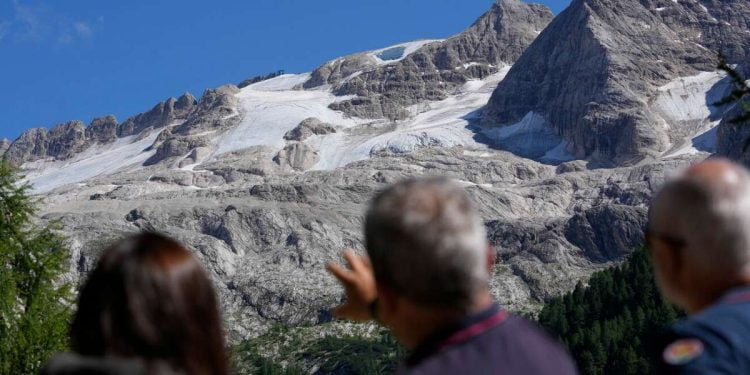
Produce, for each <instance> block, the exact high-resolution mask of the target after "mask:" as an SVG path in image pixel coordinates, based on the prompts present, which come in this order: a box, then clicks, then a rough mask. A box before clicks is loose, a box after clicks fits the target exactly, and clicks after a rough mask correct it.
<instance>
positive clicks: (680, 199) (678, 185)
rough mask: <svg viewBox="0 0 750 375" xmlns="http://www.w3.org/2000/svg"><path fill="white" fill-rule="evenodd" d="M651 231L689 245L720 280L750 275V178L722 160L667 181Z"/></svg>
mask: <svg viewBox="0 0 750 375" xmlns="http://www.w3.org/2000/svg"><path fill="white" fill-rule="evenodd" d="M649 219H650V226H651V228H650V230H652V231H655V232H658V233H662V234H666V235H668V236H671V237H673V238H675V239H677V240H678V241H681V242H684V243H685V246H684V250H683V251H684V252H685V255H686V256H687V257H689V258H690V259H692V260H694V262H695V263H696V264H700V265H702V266H703V267H704V268H707V269H709V270H712V271H711V272H714V273H715V274H716V275H720V276H731V275H733V274H737V273H742V272H750V174H748V172H747V171H746V170H745V169H744V168H743V167H741V166H738V165H736V164H733V163H731V162H729V161H725V160H721V159H717V160H710V161H707V162H703V163H700V164H697V165H695V166H693V167H691V168H690V169H688V170H687V171H686V172H685V173H684V174H682V175H681V176H680V177H678V178H677V179H675V180H672V181H670V182H668V183H667V184H666V185H665V186H664V187H663V188H662V190H661V191H660V192H659V193H658V194H657V196H656V198H655V199H654V204H653V205H652V207H651V212H650V218H649Z"/></svg>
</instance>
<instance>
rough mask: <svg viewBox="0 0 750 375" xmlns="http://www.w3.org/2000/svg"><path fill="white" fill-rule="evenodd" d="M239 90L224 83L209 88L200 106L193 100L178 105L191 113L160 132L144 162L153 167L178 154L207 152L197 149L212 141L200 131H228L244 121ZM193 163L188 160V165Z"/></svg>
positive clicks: (187, 156) (176, 106) (183, 155)
mask: <svg viewBox="0 0 750 375" xmlns="http://www.w3.org/2000/svg"><path fill="white" fill-rule="evenodd" d="M237 93H239V89H238V88H237V86H234V85H225V86H222V87H219V88H218V89H215V90H206V92H205V93H204V94H203V97H202V98H201V100H200V102H198V104H197V105H193V104H191V103H192V102H191V101H190V100H184V101H182V102H183V104H181V105H175V109H177V108H178V107H179V108H183V109H186V108H190V111H191V112H190V114H189V116H188V117H187V119H186V120H185V121H184V122H183V123H182V124H180V125H177V126H176V127H174V128H167V129H165V130H163V131H162V132H161V133H160V134H159V136H158V137H157V139H156V141H155V142H154V145H153V146H151V147H153V148H155V149H156V153H155V154H154V155H153V156H151V157H150V158H149V159H148V160H146V162H145V163H144V165H146V166H150V165H154V164H158V163H161V162H164V161H167V160H172V159H174V158H177V157H180V158H183V159H185V158H186V159H191V157H198V156H201V155H204V153H203V152H202V151H200V152H198V151H195V149H196V148H205V147H208V146H209V145H210V144H211V141H210V140H209V139H208V138H207V137H205V136H202V135H198V134H199V133H206V132H216V131H225V130H227V129H230V128H231V127H233V126H236V125H237V124H238V123H239V121H240V120H241V116H240V112H239V108H238V103H239V101H238V99H237V96H236V95H237ZM177 103H180V101H178V102H177ZM193 152H195V153H193ZM199 153H200V155H199ZM194 162H195V161H194ZM194 162H193V163H189V160H188V161H186V163H189V164H194ZM180 163H182V162H180Z"/></svg>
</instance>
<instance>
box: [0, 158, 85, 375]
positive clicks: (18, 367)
mask: <svg viewBox="0 0 750 375" xmlns="http://www.w3.org/2000/svg"><path fill="white" fill-rule="evenodd" d="M19 180H20V176H19V175H18V174H17V172H16V170H15V169H14V168H13V167H11V166H10V165H9V164H8V163H7V162H5V161H2V160H0V375H4V374H33V373H38V372H39V369H40V368H41V366H42V365H43V364H44V361H46V360H47V359H48V358H49V357H50V356H51V355H52V354H53V353H54V352H56V351H59V350H63V349H65V347H66V346H67V329H68V322H69V319H70V308H69V306H70V305H71V298H72V297H71V290H70V286H69V285H68V284H67V283H64V282H62V280H61V276H62V275H63V274H64V273H65V272H66V269H67V266H68V264H69V263H68V254H69V252H68V250H67V249H66V248H65V245H64V239H63V238H62V237H61V236H60V235H59V234H57V233H56V231H55V226H54V225H52V226H44V227H40V226H38V225H36V224H35V223H34V215H35V213H36V205H37V203H38V202H37V201H36V200H35V199H34V198H32V197H31V196H30V195H29V186H28V185H25V184H21V183H20V181H19Z"/></svg>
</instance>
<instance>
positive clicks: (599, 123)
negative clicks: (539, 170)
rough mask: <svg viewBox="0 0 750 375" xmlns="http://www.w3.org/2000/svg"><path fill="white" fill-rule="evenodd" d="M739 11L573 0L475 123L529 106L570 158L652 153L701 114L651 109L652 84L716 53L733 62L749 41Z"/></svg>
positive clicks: (618, 159)
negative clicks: (686, 115) (555, 135)
mask: <svg viewBox="0 0 750 375" xmlns="http://www.w3.org/2000/svg"><path fill="white" fill-rule="evenodd" d="M719 17H725V19H722V18H719ZM748 17H750V5H749V4H748V3H747V2H721V1H700V2H699V1H680V2H673V1H671V0H650V1H638V0H574V1H573V2H572V3H571V5H570V6H569V7H568V8H567V9H566V10H565V11H563V12H562V13H561V14H560V15H559V16H558V17H557V18H555V20H554V21H553V22H552V23H551V24H550V26H549V27H548V28H547V29H546V30H545V31H544V32H542V34H541V35H540V36H539V38H537V39H536V40H535V41H534V43H532V44H531V46H530V47H529V48H528V49H527V50H526V51H525V52H524V54H523V56H521V58H519V60H518V61H517V63H516V64H515V66H514V67H513V68H512V69H511V71H510V72H509V73H508V76H507V77H506V78H505V80H504V81H503V82H501V83H500V85H499V86H498V88H497V90H496V91H495V93H494V95H493V97H492V99H491V100H490V102H489V104H488V105H487V107H486V109H485V112H484V118H483V125H484V126H486V127H505V126H510V125H513V124H516V123H519V122H520V121H521V120H522V119H523V118H524V117H525V116H527V115H528V114H529V113H534V114H536V115H538V116H540V118H542V119H543V122H544V124H543V126H544V127H546V128H548V129H551V130H552V131H554V132H555V133H556V134H558V135H559V136H560V137H561V138H562V140H563V142H565V143H564V144H562V146H564V148H565V152H566V153H568V154H569V155H570V157H571V158H587V159H590V160H595V161H596V162H598V163H601V164H603V165H612V164H615V165H617V164H630V163H636V162H638V161H640V160H643V159H644V158H653V157H657V156H658V155H661V154H663V153H665V152H667V151H669V150H670V149H673V148H674V147H677V146H679V145H680V144H681V143H684V142H685V139H684V138H685V137H686V136H689V134H688V133H690V131H695V130H697V129H702V127H703V126H704V125H707V124H704V123H701V121H702V120H706V119H705V117H708V115H706V116H705V117H704V118H702V119H701V118H691V119H686V118H681V117H685V116H684V113H683V114H679V113H671V112H670V111H672V110H674V108H672V109H669V108H663V107H660V105H661V104H660V103H662V102H663V101H660V100H659V99H658V98H659V95H660V93H662V91H660V90H661V89H660V88H662V87H663V86H664V85H666V84H667V83H669V82H671V81H672V80H675V79H680V78H685V77H690V76H695V75H697V74H698V73H700V72H701V71H713V70H714V69H715V68H714V67H715V65H716V54H717V52H719V51H723V52H724V53H727V54H728V55H729V56H732V58H734V59H735V61H737V58H738V57H739V56H740V55H742V53H744V51H746V50H747V48H748V45H750V38H747V37H746V35H747V32H748V25H750V22H748V21H750V18H748ZM730 20H731V21H732V22H730ZM737 35H739V37H738V36H737ZM708 89H710V86H709V87H708V88H707V89H705V90H704V94H705V91H708ZM665 90H667V91H669V90H668V89H665ZM694 94H696V93H694ZM663 95H670V94H669V92H666V91H665V92H664V94H663ZM696 95H697V94H696ZM667 99H669V100H672V103H674V102H675V100H676V101H677V102H679V100H678V99H675V98H674V97H672V98H667ZM703 101H704V104H703V105H704V106H708V104H705V101H706V99H705V98H703ZM677 105H678V106H679V105H682V104H679V103H678V104H677ZM686 105H687V104H686ZM693 106H694V104H693ZM706 111H709V109H706ZM690 129H693V130H690ZM500 147H505V146H504V145H502V143H501V144H500Z"/></svg>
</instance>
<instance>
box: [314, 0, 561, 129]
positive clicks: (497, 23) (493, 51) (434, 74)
mask: <svg viewBox="0 0 750 375" xmlns="http://www.w3.org/2000/svg"><path fill="white" fill-rule="evenodd" d="M551 19H552V12H551V11H550V10H549V9H548V8H547V7H545V6H543V5H536V4H531V5H529V4H524V3H522V2H521V1H519V0H500V1H498V2H497V3H495V4H494V5H493V6H492V9H491V10H490V11H489V12H487V13H485V14H484V15H483V16H481V17H480V18H479V19H478V20H477V21H476V22H475V23H474V24H472V26H471V27H469V29H467V30H466V31H464V32H462V33H461V34H459V35H457V36H455V37H452V38H450V39H447V40H445V41H443V42H435V43H429V44H427V45H425V46H424V47H422V48H420V49H419V50H417V51H416V52H414V53H412V54H410V55H409V56H407V57H406V58H404V59H403V60H401V61H398V62H395V63H391V64H386V65H382V66H379V67H377V68H374V69H370V67H371V66H372V65H373V63H372V59H371V58H370V59H368V58H365V57H362V55H356V57H355V58H352V59H350V60H347V58H344V59H340V60H336V61H334V62H331V63H328V64H326V65H323V66H322V67H321V68H318V69H317V70H316V71H315V72H313V76H312V78H311V81H308V82H307V83H306V84H305V87H308V88H309V87H315V86H318V85H319V84H322V83H323V82H325V83H329V84H335V87H334V93H335V94H336V95H357V96H359V98H356V99H352V100H348V101H343V102H337V103H334V104H332V105H331V108H332V109H335V110H340V111H343V112H345V113H347V114H349V115H352V116H357V117H363V118H387V119H391V120H400V119H403V118H405V117H406V116H408V112H405V110H404V107H407V106H410V105H412V104H416V103H419V102H422V101H425V100H442V99H445V98H446V97H447V96H448V95H449V94H451V93H452V92H454V91H455V90H456V89H457V88H459V87H461V86H462V85H463V84H464V83H466V82H467V81H468V80H470V79H481V78H485V77H487V76H488V75H490V74H493V73H496V72H497V71H498V68H499V67H501V66H502V65H505V64H512V63H513V62H515V61H516V59H518V57H519V56H521V54H522V53H523V51H524V50H525V49H526V48H527V47H528V46H529V45H530V44H531V42H532V41H533V40H534V39H535V38H536V36H537V35H538V34H539V32H541V31H542V29H544V27H545V26H546V25H547V24H548V23H549V22H550V20H551ZM357 71H361V72H362V73H361V74H359V75H357V76H355V77H353V78H350V79H348V80H345V81H342V78H345V77H348V76H350V75H352V74H353V73H356V72H357ZM322 77H325V79H323V78H322Z"/></svg>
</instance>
